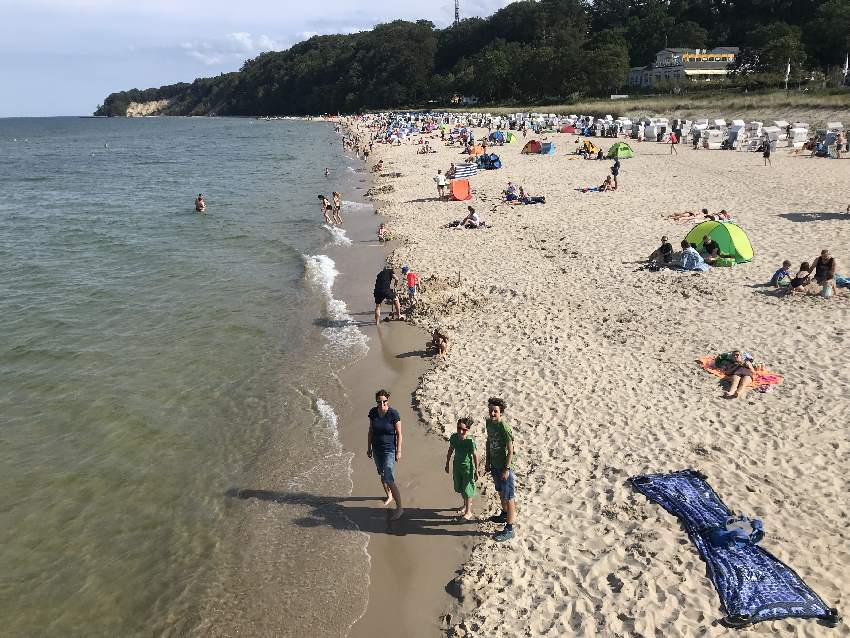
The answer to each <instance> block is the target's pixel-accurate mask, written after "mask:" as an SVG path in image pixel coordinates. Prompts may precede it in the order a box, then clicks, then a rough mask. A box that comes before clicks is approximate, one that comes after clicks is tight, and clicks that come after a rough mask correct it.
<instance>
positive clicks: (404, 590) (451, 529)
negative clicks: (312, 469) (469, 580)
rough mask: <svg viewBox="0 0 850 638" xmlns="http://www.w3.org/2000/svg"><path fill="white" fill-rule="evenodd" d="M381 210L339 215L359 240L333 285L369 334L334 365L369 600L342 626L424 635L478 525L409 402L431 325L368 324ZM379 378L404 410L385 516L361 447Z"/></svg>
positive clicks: (440, 447) (380, 258)
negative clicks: (459, 502) (397, 495)
mask: <svg viewBox="0 0 850 638" xmlns="http://www.w3.org/2000/svg"><path fill="white" fill-rule="evenodd" d="M364 166H366V165H365V164H364ZM364 175H366V174H365V173H364ZM374 181H375V180H374V179H372V178H371V176H370V177H369V178H368V179H367V182H366V184H365V185H366V186H367V187H369V186H373V185H374ZM365 190H366V188H364V189H363V191H364V192H365ZM360 196H361V197H362V196H363V195H362V193H361V194H360ZM343 214H344V215H345V211H343ZM382 220H383V217H382V216H380V215H378V214H374V213H372V212H371V211H370V212H369V213H368V217H366V216H365V215H364V213H363V212H360V211H357V212H355V213H349V215H348V216H347V217H344V226H345V228H346V230H347V232H348V234H349V237H350V239H351V240H352V241H353V242H354V244H355V245H356V246H364V247H365V249H364V250H354V251H349V253H350V254H349V255H348V256H346V257H340V259H339V260H338V264H339V270H340V275H339V276H338V279H337V284H336V286H335V288H336V289H337V290H338V291H339V292H337V296H338V297H339V298H340V299H342V300H343V301H345V302H346V304H347V305H348V307H349V308H350V310H351V314H352V316H354V317H355V319H356V320H357V321H363V323H364V324H365V325H362V326H361V330H363V331H364V332H366V334H367V335H368V336H369V337H370V342H369V352H368V353H367V355H366V356H365V357H364V358H362V359H359V360H358V361H356V362H354V363H353V364H350V365H349V366H347V367H346V368H344V369H343V370H342V371H341V372H340V373H339V374H338V376H339V379H340V384H341V387H342V388H344V391H345V397H344V407H341V408H340V436H341V439H342V442H343V445H344V447H345V449H346V450H348V451H349V452H351V453H353V454H354V457H353V459H352V462H351V467H352V475H351V476H352V482H353V489H352V501H353V502H354V503H358V502H362V503H363V506H362V507H351V508H347V510H348V511H347V516H348V517H349V518H351V520H352V521H353V522H354V524H355V525H357V527H358V528H359V529H360V530H361V531H364V532H366V533H368V534H369V541H368V545H367V552H368V555H369V562H370V565H369V585H368V602H367V605H366V609H365V611H364V613H363V615H362V616H361V617H360V618H358V619H357V621H356V622H355V623H354V625H353V626H352V628H351V629H350V631H349V634H348V635H349V636H350V637H351V638H367V637H371V636H376V635H383V634H384V633H385V632H386V631H387V627H390V626H391V627H393V628H394V631H397V632H399V633H401V634H403V635H407V636H413V637H418V636H421V637H422V638H430V637H432V636H436V635H440V634H441V628H440V626H439V619H440V618H441V617H442V616H444V615H445V614H446V613H447V612H449V611H450V610H451V608H452V606H453V602H454V599H453V598H452V597H451V596H450V595H449V594H448V593H447V592H446V586H447V584H448V583H449V582H450V581H451V580H452V579H453V578H454V577H455V575H456V574H457V572H458V570H459V569H460V565H461V564H462V562H463V559H464V558H465V556H466V548H467V545H466V544H465V543H463V542H460V543H459V542H457V539H458V538H459V537H460V538H463V537H466V536H470V537H471V535H474V534H475V533H476V531H475V526H474V525H469V524H460V523H458V522H457V521H456V519H454V518H453V517H452V516H451V510H452V509H453V508H455V507H456V503H455V500H456V499H455V498H454V496H455V495H454V493H453V492H452V488H451V480H450V478H449V477H447V476H446V475H445V474H444V473H442V470H441V465H442V462H443V459H444V458H445V449H446V448H445V443H444V441H443V440H442V439H441V438H439V437H435V436H433V435H432V434H429V432H428V430H429V428H427V426H426V424H425V423H424V422H423V421H421V420H420V418H419V415H418V413H417V412H416V410H415V408H414V405H413V404H414V397H415V394H416V391H417V389H418V387H419V383H420V380H421V378H422V376H423V375H424V374H425V373H426V372H427V371H428V370H429V369H430V368H431V367H432V365H431V361H430V359H429V358H426V357H424V356H423V355H424V352H423V348H424V345H425V342H426V341H427V339H428V335H427V334H426V333H425V332H424V331H423V330H422V329H421V328H420V327H417V326H414V325H411V324H409V323H406V322H390V323H383V322H382V324H381V325H380V326H377V327H376V326H374V325H373V324H372V317H371V315H372V308H373V306H372V305H371V299H370V298H371V289H372V281H371V279H372V278H373V277H374V274H377V272H378V271H379V270H380V268H381V267H382V266H383V264H384V263H386V261H387V260H388V259H389V260H390V261H391V263H392V261H393V259H392V255H393V253H394V250H393V249H394V248H395V246H394V245H393V244H391V245H389V246H387V245H379V244H377V242H376V241H375V233H374V230H375V228H376V227H377V225H378V223H380V221H382ZM364 242H365V243H364ZM370 250H374V252H369V251H370ZM397 266H398V265H397ZM398 267H400V266H398ZM367 273H368V274H367ZM382 316H386V313H382ZM379 387H383V388H386V389H387V390H389V391H390V392H391V393H392V397H391V400H392V405H393V407H395V408H396V409H397V410H398V411H399V413H400V415H401V417H402V428H403V434H404V444H403V453H402V460H401V462H400V463H399V464H398V466H397V475H398V481H399V487H400V489H401V492H402V498H403V505H404V508H405V514H404V516H403V517H402V519H401V520H400V521H397V522H390V521H389V515H390V513H391V510H387V509H383V508H382V507H381V499H382V491H381V487H380V482H379V481H378V478H377V476H376V473H375V467H374V464H373V462H372V460H371V459H368V458H366V456H365V449H364V448H365V435H366V428H367V426H368V421H367V418H366V414H367V413H368V410H369V409H370V407H371V406H373V405H374V400H373V395H374V392H375V391H376V390H377V389H378V388H379ZM359 499H367V500H364V501H359Z"/></svg>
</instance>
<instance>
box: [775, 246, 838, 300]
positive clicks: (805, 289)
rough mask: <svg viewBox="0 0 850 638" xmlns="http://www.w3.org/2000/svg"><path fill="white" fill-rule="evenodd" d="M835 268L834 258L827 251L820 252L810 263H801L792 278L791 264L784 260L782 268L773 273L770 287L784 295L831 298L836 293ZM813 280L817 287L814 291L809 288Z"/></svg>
mask: <svg viewBox="0 0 850 638" xmlns="http://www.w3.org/2000/svg"><path fill="white" fill-rule="evenodd" d="M836 266H837V264H836V261H835V257H833V256H832V255H831V254H830V253H829V250H822V251H821V253H820V255H819V256H818V257H816V258H815V259H814V260H813V261H812V262H808V261H804V262H803V263H801V264H800V268H799V269H798V270H797V272H796V274H795V275H794V276H793V277H792V276H791V262H790V261H788V260H787V259H786V260H785V261H783V262H782V267H781V268H780V269H779V270H777V271H776V272H775V273H773V277H771V278H770V285H771V286H774V287H775V288H778V289H780V290H783V291H784V292H785V294H795V293H801V294H819V295H821V296H822V297H827V298H828V297H832V296H833V295H834V294H836V293H837V292H838V289H837V288H836V286H835V283H836V277H837V275H836ZM813 275H814V277H813ZM813 280H814V282H815V284H817V286H818V287H819V288H818V289H816V290H812V287H811V283H812V281H813Z"/></svg>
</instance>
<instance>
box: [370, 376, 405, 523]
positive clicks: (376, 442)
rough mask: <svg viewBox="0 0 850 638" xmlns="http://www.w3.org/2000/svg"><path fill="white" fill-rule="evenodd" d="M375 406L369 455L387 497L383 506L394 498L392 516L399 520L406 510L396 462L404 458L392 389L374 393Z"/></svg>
mask: <svg viewBox="0 0 850 638" xmlns="http://www.w3.org/2000/svg"><path fill="white" fill-rule="evenodd" d="M375 403H376V404H377V405H375V407H373V408H372V409H371V410H369V435H368V437H367V440H366V456H368V457H369V458H370V459H373V460H374V461H375V467H376V468H377V470H378V476H380V477H381V485H382V486H383V488H384V494H385V495H386V500H385V501H384V507H388V506H389V505H390V504H391V503H392V502H393V501H395V511H394V512H393V513H392V516H391V517H390V518H391V519H392V520H394V521H397V520H398V519H400V518H401V516H402V514H404V508H403V507H402V506H401V493H400V492H399V491H398V486H397V485H396V483H395V464H396V463H398V462H399V461H401V441H402V436H401V416H399V413H398V410H396V409H395V408H391V407H390V393H389V392H387V391H386V390H384V389H381V390H378V391H377V392H376V393H375Z"/></svg>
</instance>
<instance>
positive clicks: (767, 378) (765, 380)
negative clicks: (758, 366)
mask: <svg viewBox="0 0 850 638" xmlns="http://www.w3.org/2000/svg"><path fill="white" fill-rule="evenodd" d="M716 359H717V357H715V356H713V355H706V356H704V357H700V358H699V359H697V363H699V365H700V367H701V368H702V369H703V370H705V371H706V372H708V373H709V374H713V375H714V376H716V377H720V378H721V379H725V378H726V376H727V374H726V372H724V371H723V370H722V369H721V368H718V367H717V366H715V365H714V361H715V360H716ZM780 383H782V376H781V375H779V374H776V373H775V372H771V371H770V370H756V371H755V374H754V375H753V385H778V384H780Z"/></svg>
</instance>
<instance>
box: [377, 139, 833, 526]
mask: <svg viewBox="0 0 850 638" xmlns="http://www.w3.org/2000/svg"><path fill="white" fill-rule="evenodd" d="M384 129H386V122H379V123H378V124H377V125H376V126H375V130H376V131H378V132H376V133H375V135H376V136H380V135H382V133H381V131H382V130H384ZM521 130H522V131H523V133H524V132H525V127H523V128H522V129H521ZM426 132H428V131H427V130H426V129H423V131H422V133H426ZM434 136H439V138H440V139H441V140H442V141H444V142H445V143H446V144H447V145H453V144H458V143H459V144H460V145H461V148H462V152H463V153H464V154H477V153H479V152H480V150H486V145H487V139H486V138H485V139H484V140H483V141H481V142H479V143H476V141H475V139H474V138H473V136H472V134H471V127H470V130H466V129H464V130H462V131H460V132H459V133H457V134H454V133H452V134H449V135H447V133H446V128H440V130H439V132H438V133H434V134H433V135H432V137H434ZM376 139H377V138H376ZM401 139H402V138H401V136H399V137H398V138H394V139H390V138H389V136H388V137H387V138H386V139H384V140H383V141H384V142H387V143H393V144H401ZM379 141H380V140H379ZM494 143H497V144H498V143H499V142H498V140H496V141H495V142H494ZM679 143H680V137H679V136H678V135H675V136H671V138H670V145H671V148H670V153H671V154H677V153H678V150H677V148H676V146H677V145H678V144H679ZM418 144H419V145H420V147H421V148H420V150H419V151H417V152H419V153H427V152H429V151H430V150H431V149H430V145H429V142H428V141H427V140H426V141H424V142H423V140H422V139H419V141H418ZM478 146H480V147H481V148H480V149H479V148H476V147H478ZM580 150H582V152H583V154H584V155H585V156H586V157H588V159H601V154H600V153H599V152H598V151H596V150H594V154H593V155H591V154H590V153H588V152H587V151H586V150H584V149H580ZM765 163H766V164H767V163H769V154H768V155H765ZM380 166H382V163H379V164H378V165H376V167H375V168H374V170H380V168H379V167H380ZM454 168H455V165H454V164H452V166H451V168H450V169H449V170H447V171H446V172H445V173H444V172H443V171H442V170H438V171H437V174H436V175H435V176H434V177H433V181H434V183H435V184H436V188H437V198H438V199H444V198H445V197H447V195H448V193H447V189H448V186H449V180H450V179H451V178H452V177H453V176H454ZM620 169H621V165H620V161H619V159H617V160H616V161H615V162H614V164H613V165H612V167H611V174H610V175H609V176H607V177H606V178H605V180H604V181H603V182H602V184H601V185H600V186H599V187H598V189H596V190H599V191H608V190H616V189H617V188H618V177H619V175H620ZM590 190H593V189H590ZM502 194H503V201H504V202H506V203H508V204H528V203H538V201H535V200H538V199H539V200H540V202H539V203H542V202H543V201H545V200H543V198H532V197H530V196H529V195H528V193H527V192H526V191H525V189H524V188H523V186H521V185H515V184H513V183H512V182H508V185H507V188H505V190H504V191H503V192H502ZM848 212H850V206H848ZM668 217H669V218H670V219H672V220H674V221H703V220H714V221H721V222H722V221H730V220H731V219H732V215H731V214H730V213H729V212H728V211H726V210H725V209H723V210H721V211H719V212H718V213H710V212H709V211H708V209H705V208H703V209H701V210H700V211H698V212H697V211H691V210H687V211H684V212H682V213H673V214H672V215H669V216H668ZM447 226H449V227H458V228H481V227H483V226H486V225H485V224H484V222H483V220H481V218H480V216H479V215H478V213H477V212H476V210H475V208H474V207H473V206H467V215H466V216H465V217H464V218H463V219H461V220H458V221H455V222H451V223H450V224H448V225H447ZM381 228H383V230H381V229H379V233H378V234H379V238H381V236H384V237H386V235H387V231H386V227H385V226H384V225H383V224H382V226H381ZM724 258H728V255H723V254H722V252H721V249H720V246H719V245H718V242H717V241H716V240H715V239H713V238H712V236H711V235H710V234H706V235H703V237H702V239H701V241H700V242H699V243H698V244H692V243H690V242H688V241H687V240H682V241H681V242H680V245H679V250H678V251H674V248H673V244H672V243H671V242H670V241H669V239H668V237H667V236H666V235H665V236H663V237H662V238H661V243H660V245H659V247H658V248H656V249H655V250H654V251H653V252H652V254H651V255H650V256H649V261H650V262H652V263H654V264H656V265H658V266H659V267H672V268H680V269H683V270H695V271H700V270H708V269H709V268H710V266H711V265H713V264H716V263H717V262H718V260H720V259H724ZM835 271H836V263H835V259H834V258H833V257H831V255H830V254H829V252H828V251H823V252H822V254H821V255H820V256H819V257H818V258H816V259H815V260H813V261H812V262H804V263H803V264H801V266H800V269H799V270H798V272H797V273H796V274H795V275H794V276H792V275H791V272H792V271H791V263H790V262H789V261H786V262H784V263H783V267H782V268H781V269H780V270H778V271H777V273H775V274H774V277H773V278H772V280H771V284H772V285H774V286H776V287H777V288H784V289H787V290H788V291H789V292H792V291H793V292H800V290H798V289H801V288H802V289H804V288H805V287H806V286H808V284H809V282H810V281H812V280H813V281H814V282H816V283H817V284H818V286H820V287H821V290H822V291H825V290H827V289H829V290H831V293H830V294H834V293H835V292H836V288H835V278H836V274H835ZM402 275H403V276H404V277H405V278H406V280H405V282H404V283H405V284H407V285H406V288H407V291H408V298H409V299H408V301H409V305H410V308H411V309H412V308H413V306H414V304H415V296H416V292H417V291H418V278H416V279H414V283H413V285H411V281H410V271H409V269H407V268H405V269H403V270H402ZM398 284H399V280H398V278H397V277H396V275H395V272H394V271H393V270H392V269H391V268H389V267H388V268H387V269H385V270H383V271H382V273H381V274H379V275H378V278H377V280H376V284H375V303H376V309H375V321H376V323H377V322H379V321H380V305H381V304H382V303H384V302H387V301H389V302H390V303H392V305H393V313H392V315H391V319H404V318H405V314H404V313H403V312H402V307H401V303H400V299H399V295H398V294H397V293H396V292H395V287H396V285H398ZM427 349H428V351H429V352H431V353H433V354H435V355H438V356H442V355H445V353H446V352H447V350H448V337H447V336H446V334H445V332H443V331H442V330H440V329H435V330H434V331H433V334H432V335H431V340H430V341H429V342H428V345H427ZM726 363H727V374H728V379H729V382H730V384H729V387H728V390H727V391H726V392H725V393H724V395H725V396H727V397H730V398H734V397H742V396H744V395H745V394H746V393H747V391H748V390H749V389H750V388H751V387H752V386H753V378H754V372H755V371H756V368H755V367H754V365H753V363H752V360H751V359H750V358H747V357H746V356H744V355H743V354H742V353H741V352H739V351H735V352H733V353H732V354H731V356H730V358H729V361H728V362H726ZM376 401H377V402H378V404H379V405H378V407H376V408H375V409H373V411H374V412H376V413H377V414H378V416H381V415H383V414H386V412H387V409H385V408H383V407H382V406H384V405H387V406H388V405H389V393H387V392H384V391H380V392H379V393H378V394H377V396H376ZM505 408H506V406H505V405H504V402H503V401H501V400H500V399H491V401H490V402H488V416H489V418H488V419H487V420H486V423H487V430H488V437H487V440H488V446H487V455H486V460H485V463H484V465H485V470H491V471H493V480H494V483H495V485H496V488H497V491H498V492H499V494H500V500H501V505H502V512H501V514H499V515H498V516H496V517H493V518H492V519H491V520H494V521H496V522H503V523H505V527H504V529H502V530H500V532H499V533H498V534H497V536H496V538H497V540H507V539H508V538H511V537H512V536H513V533H514V530H513V522H514V520H515V515H516V514H515V494H514V485H513V475H512V472H511V470H510V468H511V461H512V452H513V451H512V445H510V444H511V443H512V439H513V436H512V433H511V432H510V429H509V427H508V426H506V425H505V424H504V418H503V417H504V412H505ZM395 423H396V424H398V426H399V427H398V432H397V434H396V435H395V437H396V438H395V440H396V442H397V447H396V448H394V451H397V452H398V456H395V454H390V455H389V456H392V457H393V458H394V461H387V454H386V449H387V448H382V453H383V457H382V460H381V461H380V462H379V461H378V460H377V459H376V466H377V469H378V472H379V474H381V477H382V482H383V484H384V489H385V493H386V497H387V501H386V503H387V505H389V504H391V503H392V502H393V501H395V502H396V507H397V509H396V512H395V513H394V514H393V517H394V518H396V517H397V516H401V512H402V511H403V510H402V509H401V502H400V495H399V494H398V491H397V488H396V489H395V491H394V490H393V486H392V483H393V482H394V474H393V471H394V468H395V461H398V460H399V459H400V447H401V431H400V422H399V421H397V420H396V421H395ZM499 424H501V426H500V425H499ZM491 425H494V427H495V430H496V431H497V433H496V435H495V436H493V437H491ZM381 427H382V428H383V430H382V431H383V432H388V431H389V428H387V427H386V426H381ZM473 427H474V421H473V420H472V419H470V418H468V417H462V418H460V419H458V421H457V432H456V434H453V435H452V437H451V438H450V441H449V449H448V451H447V456H446V468H445V469H446V471H447V472H450V473H451V474H452V475H453V483H454V488H455V491H456V492H457V493H458V494H459V495H460V496H461V499H462V501H463V505H462V507H461V508H460V510H459V511H458V514H459V515H460V516H462V517H463V518H465V519H472V518H473V516H474V514H473V511H472V505H471V498H472V497H473V496H474V495H475V484H476V482H477V480H478V479H479V469H480V459H479V458H478V456H477V452H476V446H475V443H474V440H473V438H472V436H471V435H470V432H471V429H472V428H473ZM499 427H501V430H499ZM372 432H373V417H372V413H370V435H369V440H370V443H369V451H370V455H372V452H373V444H372V442H373V434H372ZM505 432H507V434H505ZM491 438H494V439H496V440H495V442H494V441H491ZM493 446H495V447H493ZM500 446H501V447H500ZM508 448H511V449H510V453H508V452H507V449H508ZM495 449H500V450H501V451H500V454H502V453H504V457H503V456H499V457H498V458H499V459H503V460H498V461H496V463H495V464H494V463H492V462H491V461H492V460H493V457H494V456H495V455H493V454H491V453H492V452H493V450H495ZM453 458H454V463H453V462H452V459H453ZM388 466H391V467H390V468H389V469H390V472H389V475H388V474H387V467H388ZM494 470H497V471H494ZM388 477H389V478H390V480H389V481H387V478H388Z"/></svg>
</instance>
